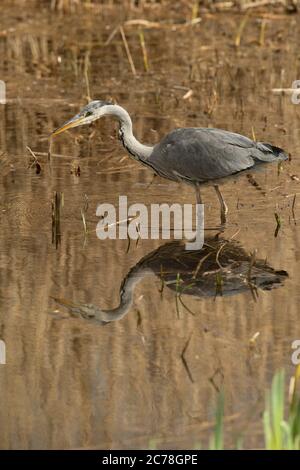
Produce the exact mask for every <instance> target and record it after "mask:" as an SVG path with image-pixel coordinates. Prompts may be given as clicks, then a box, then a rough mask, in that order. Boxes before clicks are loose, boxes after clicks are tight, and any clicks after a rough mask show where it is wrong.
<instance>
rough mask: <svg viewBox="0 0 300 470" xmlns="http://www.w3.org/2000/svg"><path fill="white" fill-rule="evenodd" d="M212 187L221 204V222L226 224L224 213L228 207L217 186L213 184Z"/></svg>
mask: <svg viewBox="0 0 300 470" xmlns="http://www.w3.org/2000/svg"><path fill="white" fill-rule="evenodd" d="M214 188H215V191H216V193H217V196H218V199H219V202H220V205H221V224H226V214H227V213H228V207H227V205H226V202H225V201H224V198H223V196H222V193H221V191H220V189H219V186H218V185H215V186H214Z"/></svg>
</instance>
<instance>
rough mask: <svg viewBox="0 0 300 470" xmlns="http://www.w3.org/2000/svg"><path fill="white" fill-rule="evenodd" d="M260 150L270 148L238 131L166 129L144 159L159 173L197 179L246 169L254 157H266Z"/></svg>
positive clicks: (256, 158) (189, 179) (222, 176)
mask: <svg viewBox="0 0 300 470" xmlns="http://www.w3.org/2000/svg"><path fill="white" fill-rule="evenodd" d="M260 145H261V146H262V147H263V144H260ZM264 152H266V153H270V154H271V149H269V148H265V149H263V148H259V145H258V144H257V143H256V142H253V141H252V140H251V139H248V138H247V137H244V136H242V135H239V134H234V133H232V132H228V131H223V130H221V129H206V128H186V129H177V130H175V131H173V132H170V133H169V134H168V135H167V136H166V137H165V138H164V139H163V140H162V141H161V142H160V143H159V144H157V145H156V146H155V147H154V149H153V152H152V154H151V155H150V157H149V158H148V160H147V162H149V164H150V165H152V166H153V168H155V169H157V171H158V173H160V174H161V175H162V176H165V177H168V178H171V179H174V180H176V179H177V180H178V179H185V180H186V181H190V182H200V183H201V182H206V181H209V180H213V179H216V178H224V177H226V176H229V175H232V174H234V173H238V172H240V171H242V170H246V169H247V168H251V167H253V166H254V165H255V163H256V161H269V159H266V158H265V155H264ZM273 159H274V155H273Z"/></svg>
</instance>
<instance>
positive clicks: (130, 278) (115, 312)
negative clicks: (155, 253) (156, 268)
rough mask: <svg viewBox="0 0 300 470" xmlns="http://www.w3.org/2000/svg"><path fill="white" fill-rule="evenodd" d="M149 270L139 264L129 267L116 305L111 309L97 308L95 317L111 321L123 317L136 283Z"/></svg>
mask: <svg viewBox="0 0 300 470" xmlns="http://www.w3.org/2000/svg"><path fill="white" fill-rule="evenodd" d="M151 272H152V271H151V270H150V269H148V268H145V269H141V268H140V267H139V266H135V267H134V268H133V269H131V271H129V273H128V274H127V276H126V277H125V278H124V280H123V282H122V285H121V288H120V303H119V305H118V307H116V308H113V309H111V310H99V313H98V315H97V314H96V318H97V317H98V316H99V319H101V321H106V322H111V321H116V320H120V319H121V318H122V317H124V316H125V315H126V314H127V313H128V312H129V310H130V308H131V306H132V304H133V294H134V289H135V286H136V284H137V283H138V282H139V281H140V280H141V279H143V278H144V276H145V275H146V274H150V273H151Z"/></svg>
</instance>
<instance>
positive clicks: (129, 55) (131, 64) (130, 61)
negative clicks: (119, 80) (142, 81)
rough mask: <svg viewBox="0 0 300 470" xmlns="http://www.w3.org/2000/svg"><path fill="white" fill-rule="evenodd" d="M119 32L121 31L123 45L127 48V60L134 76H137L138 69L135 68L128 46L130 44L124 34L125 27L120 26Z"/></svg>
mask: <svg viewBox="0 0 300 470" xmlns="http://www.w3.org/2000/svg"><path fill="white" fill-rule="evenodd" d="M119 30H120V34H121V36H122V40H123V44H124V47H125V51H126V54H127V59H128V62H129V65H130V68H131V71H132V74H133V75H134V76H136V69H135V66H134V63H133V59H132V55H131V53H130V50H129V46H128V42H127V39H126V36H125V33H124V29H123V26H120V28H119Z"/></svg>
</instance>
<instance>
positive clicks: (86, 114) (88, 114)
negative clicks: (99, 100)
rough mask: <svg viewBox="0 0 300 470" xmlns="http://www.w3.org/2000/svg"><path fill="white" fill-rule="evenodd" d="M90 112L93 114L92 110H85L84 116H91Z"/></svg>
mask: <svg viewBox="0 0 300 470" xmlns="http://www.w3.org/2000/svg"><path fill="white" fill-rule="evenodd" d="M92 114H93V113H92V111H87V112H86V113H85V117H89V116H91V115H92Z"/></svg>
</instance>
